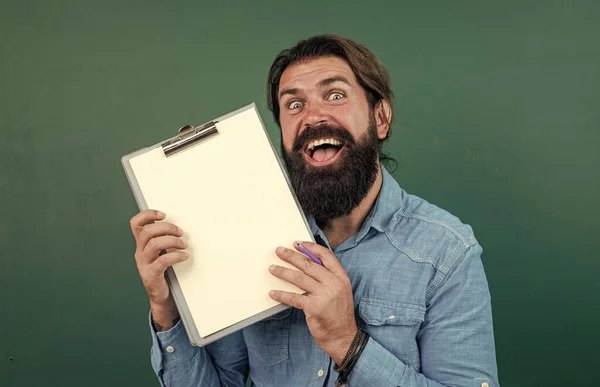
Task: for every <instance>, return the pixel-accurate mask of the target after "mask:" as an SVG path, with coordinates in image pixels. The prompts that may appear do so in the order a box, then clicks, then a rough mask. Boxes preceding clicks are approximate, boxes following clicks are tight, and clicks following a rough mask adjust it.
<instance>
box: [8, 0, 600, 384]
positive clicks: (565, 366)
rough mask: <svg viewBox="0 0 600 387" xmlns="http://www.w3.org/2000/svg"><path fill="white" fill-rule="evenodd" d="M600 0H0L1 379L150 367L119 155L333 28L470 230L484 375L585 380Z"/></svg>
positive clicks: (591, 300) (116, 375)
mask: <svg viewBox="0 0 600 387" xmlns="http://www.w3.org/2000/svg"><path fill="white" fill-rule="evenodd" d="M599 15H600V3H599V2H597V1H572V2H566V1H564V2H563V1H503V2H484V1H429V2H425V1H387V2H384V1H367V2H359V3H356V4H354V3H352V2H348V1H327V2H323V1H316V0H308V1H304V2H289V3H287V2H281V1H255V2H250V1H248V2H236V3H234V2H231V3H229V2H226V1H222V2H217V1H185V2H179V1H172V2H164V1H145V2H142V1H56V2H48V1H16V0H10V1H6V0H2V1H0V247H1V253H0V305H1V309H0V311H1V312H0V385H1V386H3V387H4V386H6V387H23V386H25V387H29V386H61V387H71V386H73V387H75V386H77V387H79V386H86V387H93V386H125V385H127V386H151V385H157V382H156V379H155V378H154V375H153V373H152V370H151V367H150V361H149V348H150V335H149V330H148V326H147V317H148V305H147V299H146V297H145V293H144V290H143V287H142V284H141V281H140V280H139V277H138V275H137V271H136V267H135V264H134V261H133V249H134V244H133V238H132V237H131V235H130V232H129V228H128V227H129V225H128V220H129V218H130V217H131V216H132V215H133V214H134V213H135V212H136V210H137V209H136V205H135V202H134V200H133V197H132V195H131V192H130V189H129V186H128V184H127V181H126V178H125V175H124V173H123V171H122V168H121V164H120V157H121V156H122V155H124V154H126V153H129V152H131V151H133V150H135V149H138V148H140V147H142V146H145V145H148V144H153V143H156V142H158V141H160V140H163V139H164V138H165V137H166V136H168V135H171V134H172V133H173V131H174V130H176V129H177V128H179V127H180V126H181V125H184V124H188V123H192V124H200V123H203V122H205V121H207V120H209V119H211V118H214V117H217V116H219V115H222V114H225V113H227V112H229V111H231V110H233V109H236V108H239V107H241V106H244V105H246V104H248V103H251V102H256V103H257V105H258V106H259V108H260V111H261V114H262V115H263V118H264V120H265V122H267V123H268V130H269V133H270V135H271V136H272V138H273V140H274V141H275V143H276V144H278V142H279V133H278V128H277V127H276V125H275V124H274V123H273V122H272V120H271V118H270V116H269V114H268V111H267V109H266V98H265V84H266V74H267V70H268V67H269V66H270V64H271V61H272V59H273V58H274V57H275V55H276V54H277V53H278V52H279V50H281V49H282V48H285V47H288V46H290V45H292V44H294V43H295V42H296V41H297V40H298V39H300V38H303V37H307V36H309V35H313V34H317V33H323V32H333V33H338V34H341V35H345V36H348V37H350V38H353V39H356V40H357V41H359V42H361V43H363V44H365V45H367V46H368V47H369V48H371V49H372V50H373V51H374V52H375V53H376V54H377V55H378V56H380V58H381V59H382V60H383V62H384V63H385V64H386V65H387V66H388V68H389V70H390V73H391V75H392V78H393V85H394V90H395V92H396V95H397V98H396V100H395V103H394V116H395V121H394V126H393V133H392V138H391V140H390V142H389V143H388V145H387V151H388V153H390V154H391V155H392V156H394V157H395V158H396V159H397V160H398V167H397V168H396V169H395V171H394V176H395V177H396V178H397V179H398V181H399V182H400V184H401V185H402V186H403V188H405V189H406V190H408V191H409V192H412V193H415V194H417V195H419V196H421V197H423V198H425V199H427V200H429V201H431V202H433V203H435V204H437V205H439V206H441V207H444V208H446V209H448V210H450V211H451V212H453V213H454V214H456V215H457V216H459V217H460V218H461V219H462V220H463V221H465V222H467V223H469V224H471V225H472V226H473V228H474V230H475V232H476V235H477V237H478V239H479V240H480V242H481V244H482V245H483V247H484V256H483V260H484V265H485V268H486V272H487V275H488V279H489V283H490V289H491V292H492V297H493V308H494V318H495V332H496V342H497V353H498V366H499V373H500V381H501V383H502V385H503V386H506V387H521V386H534V387H535V386H546V387H564V386H573V385H586V386H591V385H596V384H597V380H596V379H597V377H596V376H595V375H594V372H595V371H596V370H597V369H598V368H599V367H600V356H598V355H597V350H598V348H599V347H600V334H599V333H598V330H597V329H598V327H599V326H600V308H599V307H597V305H598V301H597V300H596V293H598V292H599V291H600V281H599V280H598V273H600V259H598V252H599V250H600V243H599V240H600V238H599V237H598V235H599V234H600V228H599V226H598V219H599V218H600V205H599V204H598V203H600V177H599V176H600V173H599V172H598V169H599V167H600V151H599V148H600V108H599V106H600V71H599V69H600V44H599V43H598V40H599V38H600V18H599Z"/></svg>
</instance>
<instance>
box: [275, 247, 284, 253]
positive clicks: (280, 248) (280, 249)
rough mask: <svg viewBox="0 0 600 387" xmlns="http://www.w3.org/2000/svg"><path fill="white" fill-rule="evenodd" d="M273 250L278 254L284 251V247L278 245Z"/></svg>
mask: <svg viewBox="0 0 600 387" xmlns="http://www.w3.org/2000/svg"><path fill="white" fill-rule="evenodd" d="M275 252H277V253H279V254H283V253H284V252H285V247H282V246H279V247H278V248H277V249H276V250H275Z"/></svg>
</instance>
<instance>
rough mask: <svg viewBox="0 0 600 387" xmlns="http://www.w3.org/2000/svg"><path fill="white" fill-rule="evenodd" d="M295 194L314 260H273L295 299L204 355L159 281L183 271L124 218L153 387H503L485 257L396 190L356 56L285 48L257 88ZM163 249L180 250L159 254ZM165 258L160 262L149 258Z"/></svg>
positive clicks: (342, 47) (371, 66)
mask: <svg viewBox="0 0 600 387" xmlns="http://www.w3.org/2000/svg"><path fill="white" fill-rule="evenodd" d="M267 83H268V91H267V97H268V103H269V108H270V109H271V111H272V113H273V117H274V119H275V121H276V122H277V124H278V125H279V127H280V128H281V148H282V149H281V150H282V155H283V159H284V161H285V165H286V168H287V170H288V174H289V177H290V180H291V182H292V186H293V188H294V190H295V192H296V195H297V197H298V200H299V202H300V205H301V207H302V209H303V210H304V212H305V213H306V215H307V218H308V221H309V224H310V227H311V230H312V232H313V234H314V236H315V240H316V241H317V242H318V243H310V242H307V241H301V243H302V244H303V245H304V246H305V247H307V248H308V250H310V251H312V252H313V253H314V254H315V255H316V256H317V257H318V258H319V259H320V260H321V261H322V262H323V265H322V266H321V265H318V264H316V263H314V262H313V261H312V260H310V259H308V258H307V257H306V256H305V255H303V254H300V253H299V252H298V251H294V250H290V249H286V248H282V247H277V246H274V247H273V248H274V249H275V251H276V254H277V255H278V256H279V258H281V259H282V260H283V261H285V262H288V263H290V264H292V265H293V266H295V267H296V268H297V269H298V270H291V269H288V268H284V267H282V266H278V265H274V266H272V267H270V268H269V270H270V272H271V274H272V275H274V276H276V277H278V278H281V279H283V280H285V281H288V282H290V283H292V284H294V285H296V286H297V287H299V288H300V289H302V290H304V291H306V294H305V295H297V294H294V293H288V292H282V291H278V290H273V291H271V292H270V294H269V295H270V297H271V298H273V299H274V300H277V301H280V302H282V303H285V304H287V305H290V306H292V307H293V308H289V309H287V310H285V311H284V312H282V313H279V314H276V315H274V316H272V317H270V318H268V319H265V320H263V321H260V322H258V323H255V324H253V325H251V326H249V327H247V328H244V329H243V330H240V331H238V332H236V333H234V334H232V335H229V336H227V337H225V338H223V339H220V340H218V341H216V342H214V343H212V344H209V345H207V346H206V347H194V346H192V345H190V343H189V340H188V338H187V336H186V333H185V329H184V328H183V326H182V323H181V321H180V320H179V317H178V312H177V309H176V307H175V304H174V302H173V299H172V296H171V295H170V293H169V288H168V286H167V283H166V281H165V277H164V272H165V270H166V269H167V267H169V266H171V265H173V264H175V263H177V262H181V261H183V260H185V259H187V254H186V253H185V251H184V249H185V244H184V243H183V241H182V240H181V239H180V237H181V235H182V230H181V229H179V228H178V227H177V226H176V225H173V224H169V223H167V222H158V221H160V220H162V219H164V217H165V215H164V214H162V213H160V212H159V211H155V210H147V211H143V212H141V213H139V214H137V215H136V216H134V217H133V218H132V220H131V227H132V232H133V234H134V236H135V238H136V242H137V250H136V254H135V257H136V261H137V265H138V269H139V272H140V276H141V278H142V281H143V283H144V286H145V287H146V290H147V292H148V296H149V299H150V309H151V328H152V337H153V346H152V350H151V361H152V365H153V368H154V370H155V372H156V375H157V377H158V379H159V381H160V383H161V385H163V386H215V387H216V386H243V385H244V384H245V383H246V380H247V379H248V377H250V378H251V380H252V383H253V384H254V385H256V386H302V387H304V386H334V385H335V386H339V385H346V384H347V385H350V386H365V387H367V386H368V387H372V386H402V387H417V386H429V387H433V386H436V387H439V386H454V387H489V386H498V377H497V370H496V358H495V348H494V336H493V325H492V312H491V301H490V294H489V289H488V284H487V281H486V277H485V273H484V269H483V266H482V262H481V253H482V248H481V246H480V245H479V243H478V242H477V240H476V239H475V237H474V235H473V232H472V229H471V227H470V226H468V225H465V224H463V223H462V222H461V221H460V220H459V219H458V218H456V217H455V216H453V215H451V214H449V213H448V212H447V211H444V210H442V209H440V208H438V207H436V206H434V205H432V204H430V203H428V202H426V201H425V200H423V199H421V198H419V197H417V196H414V195H411V194H408V193H407V192H405V191H404V190H403V189H401V188H400V186H399V185H398V183H397V182H396V181H395V180H394V178H393V177H392V175H391V174H390V173H388V171H387V170H386V169H385V167H384V166H383V164H382V162H381V161H382V159H383V158H384V157H385V156H384V155H383V153H382V151H381V146H382V144H383V142H384V141H385V140H387V139H388V137H389V134H390V123H391V121H392V105H391V101H392V91H391V87H390V80H389V76H388V72H387V70H386V69H385V67H384V66H383V65H382V64H381V63H380V61H379V60H378V59H377V57H376V56H375V55H374V54H373V53H372V52H371V51H369V50H368V49H367V48H366V47H364V46H362V45H360V44H358V43H356V42H354V41H352V40H350V39H346V38H343V37H340V36H335V35H321V36H315V37H312V38H310V39H306V40H303V41H300V42H299V43H298V44H297V45H295V46H294V47H292V48H289V49H286V50H283V51H282V52H281V53H280V54H279V55H278V56H277V57H276V59H275V61H274V62H273V65H272V66H271V69H270V71H269V76H268V82H267ZM165 249H176V250H175V251H173V252H170V253H168V254H165V255H162V256H160V252H161V251H162V250H165ZM159 256H160V259H158V258H159Z"/></svg>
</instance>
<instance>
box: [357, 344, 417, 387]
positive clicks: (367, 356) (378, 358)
mask: <svg viewBox="0 0 600 387" xmlns="http://www.w3.org/2000/svg"><path fill="white" fill-rule="evenodd" d="M406 367H407V365H406V364H404V363H403V362H401V361H400V360H398V358H397V357H396V356H394V354H392V353H391V352H390V351H388V350H387V349H385V348H384V347H382V346H381V344H379V343H378V342H377V341H375V340H373V338H369V342H368V343H367V345H366V346H365V348H364V349H363V351H362V353H361V354H360V357H359V358H358V360H357V361H356V364H355V365H354V368H353V369H352V372H351V373H350V375H349V377H348V385H351V386H399V385H400V380H401V379H402V376H403V375H404V371H405V370H406Z"/></svg>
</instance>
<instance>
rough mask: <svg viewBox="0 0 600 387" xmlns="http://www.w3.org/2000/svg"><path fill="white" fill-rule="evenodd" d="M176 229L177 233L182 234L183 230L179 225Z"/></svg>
mask: <svg viewBox="0 0 600 387" xmlns="http://www.w3.org/2000/svg"><path fill="white" fill-rule="evenodd" d="M177 231H179V233H180V234H181V235H183V230H182V229H181V228H180V227H177Z"/></svg>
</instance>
